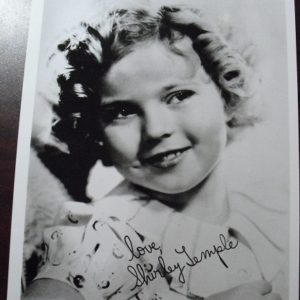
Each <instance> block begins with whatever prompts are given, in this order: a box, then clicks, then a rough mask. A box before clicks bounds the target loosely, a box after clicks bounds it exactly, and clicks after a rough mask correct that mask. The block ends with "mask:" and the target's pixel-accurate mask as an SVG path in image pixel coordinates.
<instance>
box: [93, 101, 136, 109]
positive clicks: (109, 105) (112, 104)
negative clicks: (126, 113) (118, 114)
mask: <svg viewBox="0 0 300 300" xmlns="http://www.w3.org/2000/svg"><path fill="white" fill-rule="evenodd" d="M124 105H134V103H133V101H131V100H112V101H111V102H109V103H103V102H101V103H100V105H99V107H100V108H101V109H106V108H108V109H109V108H113V107H118V106H124Z"/></svg>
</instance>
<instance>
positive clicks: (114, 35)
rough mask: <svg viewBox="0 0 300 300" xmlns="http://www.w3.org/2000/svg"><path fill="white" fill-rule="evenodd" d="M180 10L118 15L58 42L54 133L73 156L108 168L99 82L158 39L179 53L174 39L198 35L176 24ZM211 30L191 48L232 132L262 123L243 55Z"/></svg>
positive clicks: (202, 32)
mask: <svg viewBox="0 0 300 300" xmlns="http://www.w3.org/2000/svg"><path fill="white" fill-rule="evenodd" d="M181 9H182V8H170V7H162V8H160V9H159V10H158V11H157V12H156V13H153V12H150V11H148V10H146V9H137V10H134V9H130V10H125V9H122V10H115V11H113V12H110V13H108V14H107V16H106V17H105V18H104V19H103V20H102V22H101V23H98V24H88V23H81V24H80V26H79V27H78V28H76V29H75V30H74V31H73V32H74V33H73V34H70V35H69V37H68V38H66V39H65V40H64V41H63V42H61V43H59V45H58V46H57V51H56V52H55V53H53V54H52V55H51V57H50V59H49V62H50V63H51V62H52V61H55V58H57V57H60V58H63V66H62V69H60V71H59V72H58V74H57V84H58V88H59V101H58V104H57V105H56V106H55V107H54V111H55V113H56V115H57V116H58V118H57V119H56V121H55V122H54V123H53V125H52V132H53V134H54V136H55V137H57V138H58V139H59V140H61V141H63V142H65V143H66V144H67V145H68V147H69V151H70V153H79V152H83V151H84V152H85V151H97V152H98V153H99V154H100V158H101V159H102V162H103V163H104V165H110V162H109V158H108V157H106V155H105V152H104V151H103V150H102V148H103V147H99V145H98V143H96V141H99V140H101V132H100V128H99V125H98V121H97V118H98V117H99V102H100V101H101V79H102V78H103V77H104V76H105V74H106V73H107V71H108V70H109V68H110V66H111V65H112V64H113V63H115V62H116V61H118V60H120V59H121V58H122V57H124V56H125V55H126V54H128V53H129V52H131V51H132V50H133V48H134V46H135V45H136V44H138V43H141V42H143V41H146V40H151V39H153V40H154V39H158V40H160V41H162V42H166V43H167V45H168V46H169V47H170V48H171V50H173V51H176V48H174V42H175V41H176V40H178V39H181V38H183V37H184V36H187V35H188V36H190V37H191V36H192V35H193V34H194V32H193V31H194V29H193V26H187V27H185V28H183V26H182V25H180V24H176V23H174V22H172V19H171V18H170V13H172V12H176V11H178V10H181ZM186 9H187V10H189V9H188V8H186ZM190 11H192V12H193V13H197V11H195V10H191V9H190ZM199 17H201V16H199ZM204 24H206V23H204ZM211 28H212V26H210V24H209V23H207V26H205V25H203V28H201V30H199V28H198V31H197V36H195V39H194V44H193V47H194V49H195V51H196V52H197V54H198V55H199V57H200V60H201V63H202V66H203V67H204V69H205V71H206V73H207V74H208V75H209V76H210V78H211V79H212V80H213V81H214V83H215V84H216V86H217V87H218V88H219V89H220V92H221V95H222V98H223V100H224V108H225V111H226V112H227V114H228V115H229V116H230V117H229V121H228V127H229V130H230V129H234V128H241V127H244V126H248V125H252V124H254V123H255V121H256V120H257V119H258V115H257V113H256V112H255V113H254V112H253V110H252V109H251V102H253V98H255V97H256V91H257V85H256V84H255V83H256V81H255V75H254V72H253V70H252V68H251V66H250V65H249V64H248V63H247V61H246V60H245V59H244V58H243V57H242V55H241V54H240V53H239V52H238V51H237V50H235V49H232V48H231V47H230V46H229V45H228V43H227V42H226V41H225V39H224V38H223V37H222V36H221V34H220V33H219V32H217V31H216V30H215V31H214V30H212V29H211ZM188 31H190V32H188ZM60 63H61V60H60ZM60 68H61V66H60Z"/></svg>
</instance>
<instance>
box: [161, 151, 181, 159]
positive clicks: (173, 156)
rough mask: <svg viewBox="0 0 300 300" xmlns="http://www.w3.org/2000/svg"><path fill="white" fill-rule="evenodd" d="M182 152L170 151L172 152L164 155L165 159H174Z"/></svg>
mask: <svg viewBox="0 0 300 300" xmlns="http://www.w3.org/2000/svg"><path fill="white" fill-rule="evenodd" d="M180 154H181V152H180V151H178V152H176V153H170V154H168V155H166V156H164V157H163V161H167V160H172V159H174V158H176V157H178V156H179V155H180Z"/></svg>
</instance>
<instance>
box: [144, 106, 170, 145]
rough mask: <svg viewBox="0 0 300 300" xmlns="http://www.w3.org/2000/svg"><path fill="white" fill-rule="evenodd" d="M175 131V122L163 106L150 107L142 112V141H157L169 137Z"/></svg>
mask: <svg viewBox="0 0 300 300" xmlns="http://www.w3.org/2000/svg"><path fill="white" fill-rule="evenodd" d="M174 129H175V120H174V117H173V116H172V112H170V111H169V110H168V109H167V108H165V107H163V105H161V106H159V107H150V108H148V109H147V110H146V111H145V112H144V124H143V139H144V140H159V139H162V138H167V137H170V136H171V135H172V134H173V132H174Z"/></svg>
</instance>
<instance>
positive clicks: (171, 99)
mask: <svg viewBox="0 0 300 300" xmlns="http://www.w3.org/2000/svg"><path fill="white" fill-rule="evenodd" d="M194 94H195V92H193V91H191V90H179V91H176V92H174V93H171V94H170V95H168V96H167V103H168V104H177V103H181V102H183V101H184V100H186V99H188V98H190V97H192V96H193V95H194Z"/></svg>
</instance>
